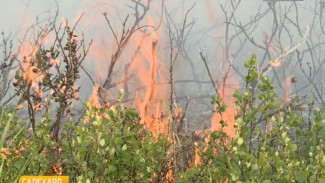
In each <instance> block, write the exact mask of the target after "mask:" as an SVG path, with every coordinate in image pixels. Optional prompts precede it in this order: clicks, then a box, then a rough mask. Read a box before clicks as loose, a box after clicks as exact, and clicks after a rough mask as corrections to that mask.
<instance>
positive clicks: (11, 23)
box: [0, 0, 325, 128]
mask: <svg viewBox="0 0 325 183" xmlns="http://www.w3.org/2000/svg"><path fill="white" fill-rule="evenodd" d="M233 2H238V0H237V1H233ZM57 3H58V4H56V2H55V1H51V0H49V1H42V0H12V1H9V0H0V22H1V24H0V31H3V32H4V33H5V35H10V37H11V39H13V41H14V45H15V47H16V48H17V47H18V44H19V41H21V40H22V38H23V36H24V33H25V32H26V30H27V29H28V28H30V27H31V26H32V25H33V24H35V22H36V21H38V22H39V23H40V25H42V24H45V23H46V22H48V21H49V20H52V19H53V18H54V15H55V13H56V11H57V7H58V8H59V9H58V11H59V16H58V19H57V24H60V23H61V22H64V20H68V21H69V22H71V24H73V23H74V22H75V21H76V20H77V18H78V17H80V16H81V14H82V13H84V16H83V18H82V20H81V22H80V24H79V25H78V28H77V34H79V35H80V34H81V33H82V32H83V33H84V34H85V39H86V41H90V40H91V39H93V41H94V44H93V45H92V48H91V52H90V54H89V56H88V57H87V58H86V61H85V62H84V64H85V65H86V67H87V69H88V71H89V73H91V74H92V76H94V79H95V81H96V82H98V83H103V80H104V79H105V76H106V74H107V68H108V65H109V64H108V62H109V60H110V58H111V55H112V50H114V44H113V41H114V39H113V35H112V33H111V31H110V30H109V27H108V25H107V23H106V21H105V19H104V17H103V15H102V13H104V12H107V13H108V18H109V19H110V21H111V23H112V27H113V28H114V29H115V31H116V32H117V33H119V34H120V33H121V30H122V23H123V20H124V19H125V17H126V16H127V15H128V14H130V15H132V14H131V13H132V10H131V8H130V7H132V5H134V3H132V2H131V1H128V0H120V1H104V0H94V1H92V0H83V1H80V0H69V1H67V0H58V1H57ZM194 4H195V5H194ZM271 4H272V3H269V2H266V1H262V0H243V1H241V3H240V4H239V6H238V8H237V9H236V10H235V11H233V10H232V4H231V2H230V1H229V0H222V1H215V0H199V1H198V0H196V1H195V0H187V1H181V0H176V1H175V0H166V1H164V3H163V1H161V0H155V1H153V3H152V7H151V10H150V12H149V14H148V15H149V16H151V17H152V19H153V20H154V22H155V26H158V25H157V24H158V22H159V21H160V17H161V16H163V18H162V24H161V27H160V29H159V30H158V31H157V32H159V33H158V34H159V39H158V40H159V42H158V46H157V47H158V48H157V50H160V51H157V52H158V53H157V54H158V55H157V56H158V61H159V62H160V63H164V64H162V65H160V67H161V69H160V71H161V73H163V75H166V74H167V75H168V68H167V67H168V63H169V60H168V56H169V46H170V45H169V43H168V37H167V35H168V32H167V29H166V26H167V22H168V19H166V18H165V17H166V13H169V14H170V17H172V20H173V21H174V23H175V26H176V27H177V28H176V29H180V28H181V25H182V23H183V19H184V17H185V13H186V11H187V10H188V9H189V8H191V7H192V6H193V5H194V8H193V9H192V11H190V13H189V16H188V23H190V22H191V21H193V23H194V24H193V27H192V29H191V31H190V32H189V34H188V36H187V39H186V42H185V44H184V45H183V50H184V53H183V54H185V55H181V56H180V57H179V59H178V61H177V64H176V65H175V76H174V77H175V78H174V80H175V87H176V93H177V97H178V98H179V102H180V103H181V104H183V105H184V103H185V97H186V96H189V98H190V99H191V104H190V108H189V111H192V112H189V116H188V119H189V121H190V119H194V122H193V124H195V125H193V126H196V127H193V128H197V126H200V125H201V124H198V123H201V121H207V122H209V118H210V117H211V115H212V112H211V111H212V109H213V106H211V105H209V101H210V98H209V96H211V95H216V93H215V92H214V89H213V87H212V85H211V83H210V82H209V77H208V74H207V71H206V69H205V67H204V64H203V62H202V60H201V59H200V57H199V50H200V51H202V52H204V54H205V55H206V56H207V61H208V64H209V67H210V70H211V71H212V73H213V77H214V79H215V80H220V79H221V78H222V77H223V75H224V74H225V73H224V71H225V67H226V65H227V62H228V61H229V60H230V61H231V62H232V63H233V66H234V73H235V74H233V76H232V77H233V79H234V80H239V81H240V82H239V83H240V88H241V89H244V87H245V85H244V78H243V76H245V74H246V72H247V71H246V69H245V68H244V61H245V60H246V59H248V58H249V57H250V55H251V53H253V52H256V53H257V56H258V58H259V60H260V68H261V70H262V69H263V68H265V67H266V66H267V64H268V63H269V61H270V60H274V59H275V58H277V56H278V55H279V54H281V53H283V52H284V51H285V50H286V49H288V48H290V47H293V46H294V45H296V44H298V43H299V42H300V41H301V40H302V37H303V34H304V32H305V30H306V27H307V26H310V28H311V31H310V33H309V35H308V40H307V42H306V43H307V44H304V45H303V46H302V47H300V48H299V51H300V52H301V53H302V59H303V62H304V65H303V68H305V69H307V70H308V67H307V64H306V63H307V62H310V65H311V68H312V71H311V72H312V73H315V75H313V82H315V83H317V86H320V88H321V85H322V76H323V70H324V64H323V63H324V59H325V57H324V56H325V55H324V53H323V51H322V50H323V47H324V40H325V39H324V38H325V34H324V32H322V24H324V20H325V18H324V17H323V14H322V11H323V9H322V8H323V5H324V3H323V2H322V1H318V0H315V1H314V0H305V1H299V2H295V3H293V2H290V1H286V2H276V3H274V4H273V5H271ZM57 5H58V6H57ZM163 5H164V6H165V7H164V8H162V6H163ZM320 5H322V6H320ZM270 6H274V7H275V10H276V12H274V11H273V10H271V8H270ZM162 10H163V11H164V12H163V14H162ZM232 15H233V17H234V18H233V19H231V20H229V27H228V28H229V30H228V36H229V40H228V41H229V42H228V44H229V55H228V58H227V51H226V50H227V48H226V40H225V37H226V29H227V21H228V20H227V18H229V17H231V16H232ZM275 17H276V20H277V24H278V25H275V21H274V20H275ZM286 17H288V18H289V19H290V20H289V19H286ZM133 20H134V19H132V18H130V21H129V22H132V21H133ZM255 20H256V21H255ZM296 20H298V21H297V22H299V25H298V24H297V22H295V21H296ZM252 21H254V22H253V23H251V24H250V23H249V22H252ZM290 21H291V22H290ZM140 24H141V25H146V24H147V18H145V19H144V20H143V21H142V22H141V23H140ZM235 24H237V25H235ZM282 24H283V25H284V26H279V25H282ZM238 25H243V27H244V28H245V31H247V33H249V35H248V37H247V35H246V33H244V32H243V30H242V29H241V28H239V27H238ZM274 27H277V28H274ZM297 27H299V29H297ZM148 29H149V28H148ZM188 30H189V29H187V31H188ZM35 31H36V32H37V26H36V27H35ZM178 31H179V30H178ZM274 32H275V33H274ZM273 33H274V34H273ZM272 34H273V37H272ZM175 38H177V35H175ZM250 38H251V39H252V40H254V42H255V43H256V44H253V43H252V42H251V40H250ZM270 38H272V42H270V43H269V45H271V46H270V51H268V52H266V51H265V50H264V49H262V48H260V47H259V46H260V45H262V46H265V45H266V44H265V42H266V41H267V40H268V39H270ZM131 47H132V45H131ZM133 52H134V50H131V49H127V51H126V52H125V53H124V54H123V55H122V56H121V59H120V60H121V62H120V65H118V66H117V67H116V69H115V70H116V71H115V75H114V79H113V80H115V81H119V80H120V79H121V77H122V76H121V75H123V72H121V71H123V67H124V65H125V64H126V63H128V62H130V57H131V55H132V53H133ZM189 58H190V59H189ZM282 62H283V63H282V64H281V66H280V67H278V68H274V70H272V71H271V72H270V74H269V75H270V76H271V78H272V80H273V82H274V84H275V85H276V87H278V88H279V91H281V92H282V93H283V95H285V92H287V91H285V90H290V92H289V93H291V94H292V93H294V86H293V85H292V84H290V83H289V84H288V83H287V84H286V83H285V81H286V79H287V78H288V77H290V78H292V77H296V78H298V81H299V82H298V83H297V87H298V90H299V91H300V92H301V93H302V94H304V93H306V94H308V93H310V91H311V88H310V83H309V81H308V80H306V78H305V77H304V76H303V75H302V73H301V71H300V68H299V64H298V61H297V56H296V54H295V52H294V53H293V54H290V55H288V56H286V57H285V58H283V59H282ZM316 70H317V72H316ZM306 72H309V71H306ZM178 81H179V82H178ZM193 81H195V82H193ZM161 82H162V83H165V84H161V85H160V86H161V88H159V89H158V91H162V92H166V91H165V90H166V87H167V86H166V85H167V84H166V83H168V80H167V79H166V78H163V77H162V78H161ZM79 85H80V86H81V87H82V88H81V99H82V101H83V102H85V101H87V100H88V98H89V96H90V94H91V88H92V83H91V82H90V80H89V79H88V78H87V77H86V75H85V74H83V76H82V79H80V80H79ZM137 85H138V86H139V87H141V83H137V82H136V81H134V83H133V86H134V87H135V88H136V86H137ZM285 85H289V86H285ZM227 87H230V88H231V87H234V86H232V84H231V83H229V84H228V85H227ZM119 88H120V87H119V86H117V87H115V88H113V89H112V90H111V91H110V95H111V98H112V99H114V98H116V95H117V91H118V90H119ZM321 91H322V90H321ZM167 93H168V91H167ZM133 95H136V94H133ZM316 98H318V99H319V96H316ZM167 100H168V99H167ZM319 100H321V99H319ZM319 103H321V102H319ZM80 105H81V104H76V108H77V107H78V106H80ZM202 125H203V126H204V124H202ZM189 128H191V127H189ZM202 128H203V127H202Z"/></svg>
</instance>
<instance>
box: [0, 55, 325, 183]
mask: <svg viewBox="0 0 325 183" xmlns="http://www.w3.org/2000/svg"><path fill="white" fill-rule="evenodd" d="M256 64H257V61H256V56H255V55H253V56H252V57H251V59H249V60H248V61H246V63H245V66H246V67H247V68H248V74H247V76H246V86H247V87H246V90H245V91H244V93H241V92H239V91H236V92H235V94H234V98H235V104H236V108H237V110H238V111H240V112H239V113H238V114H237V116H236V117H235V128H236V130H237V133H236V136H235V137H234V139H229V138H228V137H227V135H226V134H225V133H223V132H222V131H220V132H213V133H210V134H208V136H209V141H207V142H205V143H204V141H202V142H200V143H199V144H200V145H199V155H200V157H201V164H200V165H197V166H192V167H177V170H178V171H175V170H176V168H175V167H173V166H174V164H173V163H172V161H173V156H174V155H173V154H172V153H171V152H172V151H171V150H172V149H173V148H172V144H171V143H170V142H169V141H168V140H167V138H166V137H163V136H159V137H154V136H153V135H152V134H151V133H150V132H148V131H147V130H146V128H145V126H143V125H142V124H140V119H139V117H138V114H137V111H135V110H133V109H126V108H125V107H124V105H123V103H121V97H122V93H120V97H119V99H118V100H117V105H115V106H112V107H110V108H107V107H101V108H96V107H92V106H90V105H89V104H86V110H85V112H84V114H83V115H82V117H81V118H80V120H79V121H73V120H69V121H67V122H66V123H65V124H64V127H63V129H62V131H61V132H62V133H61V134H60V137H59V138H58V139H59V140H54V139H53V138H51V135H50V134H51V129H50V128H51V124H53V119H52V117H51V116H50V111H48V114H46V115H45V117H44V118H43V119H42V120H41V122H40V123H39V124H37V125H38V126H37V128H35V131H34V132H33V131H32V130H29V129H26V126H27V124H26V123H25V122H22V121H21V120H20V118H19V117H18V115H17V114H16V112H15V111H10V110H8V109H4V110H3V113H2V114H1V116H0V132H1V135H0V136H1V140H0V149H1V153H0V157H1V159H0V160H1V164H0V182H16V181H17V180H18V178H19V177H20V176H21V175H68V176H69V177H70V180H71V182H167V181H171V180H173V179H174V180H175V182H226V181H227V180H228V181H229V182H324V181H325V154H324V150H325V148H324V136H325V135H324V134H325V133H324V127H323V126H324V125H323V121H324V117H325V113H324V111H323V110H319V109H318V108H317V107H315V106H313V105H310V113H308V114H309V115H308V116H307V118H306V117H305V116H304V113H306V112H305V111H302V109H300V108H299V102H298V103H297V105H296V103H294V102H293V101H292V102H291V104H290V105H288V106H282V104H281V100H280V99H279V97H278V96H277V94H276V92H275V89H274V87H273V85H272V84H271V81H270V79H269V78H268V77H266V76H263V75H261V74H260V73H259V72H258V70H257V66H256ZM212 102H213V103H216V104H217V109H216V112H218V113H220V114H222V113H223V112H224V111H225V109H226V107H227V106H226V105H224V103H223V100H222V99H221V98H219V97H216V98H213V100H212ZM309 120H310V122H309ZM221 123H222V126H223V127H225V126H226V125H227V122H226V121H225V122H221ZM185 142H186V143H192V141H191V140H187V141H184V143H185ZM187 145H189V144H180V146H183V147H185V146H187ZM174 149H175V148H174ZM173 153H183V152H181V151H180V152H178V151H177V152H176V151H175V152H173ZM192 154H193V153H192ZM190 159H191V158H188V160H190ZM190 161H193V160H190ZM192 163H193V162H192ZM185 164H186V165H188V164H190V163H184V165H185ZM182 165H183V164H182ZM171 173H172V174H171ZM170 176H173V177H172V179H170Z"/></svg>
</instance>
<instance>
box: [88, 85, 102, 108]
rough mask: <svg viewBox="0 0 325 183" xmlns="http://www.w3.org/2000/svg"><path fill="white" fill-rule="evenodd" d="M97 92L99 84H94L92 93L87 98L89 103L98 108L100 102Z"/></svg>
mask: <svg viewBox="0 0 325 183" xmlns="http://www.w3.org/2000/svg"><path fill="white" fill-rule="evenodd" d="M98 93H99V85H98V84H95V85H94V87H93V93H92V95H91V97H90V99H89V105H90V106H92V107H96V108H100V107H101V105H100V102H99V99H98Z"/></svg>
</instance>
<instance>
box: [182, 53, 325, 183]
mask: <svg viewBox="0 0 325 183" xmlns="http://www.w3.org/2000/svg"><path fill="white" fill-rule="evenodd" d="M245 66H246V67H247V68H248V74H247V76H246V82H247V84H246V86H247V88H246V91H245V92H244V93H243V94H241V93H240V92H239V91H236V92H235V94H234V97H235V99H236V106H237V109H238V110H240V111H241V113H240V115H237V116H236V119H235V128H236V129H237V134H236V137H235V138H234V139H232V140H231V139H228V137H227V135H226V134H225V133H223V132H214V133H212V134H210V135H209V137H210V141H209V142H208V143H207V144H201V151H200V156H201V158H202V164H201V165H199V166H194V167H193V168H190V169H188V170H187V171H186V172H184V173H183V175H182V179H181V181H180V182H225V181H226V180H229V182H324V181H325V154H324V150H325V148H324V128H323V124H322V120H323V119H324V115H325V114H324V113H323V112H322V111H320V110H319V109H317V108H316V107H313V108H311V109H312V111H313V112H312V114H311V118H312V126H311V127H310V128H309V126H308V125H307V124H306V123H305V120H304V118H303V116H301V115H300V111H298V110H296V109H295V106H293V105H289V106H286V107H282V106H281V103H280V99H279V98H278V96H277V94H276V93H275V91H274V87H273V86H272V84H271V82H270V80H269V78H267V77H265V76H263V75H260V74H259V73H258V71H257V66H256V56H255V55H253V56H252V57H251V59H250V60H248V61H246V62H245ZM256 83H257V84H258V85H257V91H254V84H256ZM255 94H256V95H257V97H258V98H256V97H255V96H256V95H255ZM214 101H219V103H220V99H215V100H214ZM218 107H219V108H218V109H217V111H218V110H219V111H223V109H222V108H224V106H222V105H218Z"/></svg>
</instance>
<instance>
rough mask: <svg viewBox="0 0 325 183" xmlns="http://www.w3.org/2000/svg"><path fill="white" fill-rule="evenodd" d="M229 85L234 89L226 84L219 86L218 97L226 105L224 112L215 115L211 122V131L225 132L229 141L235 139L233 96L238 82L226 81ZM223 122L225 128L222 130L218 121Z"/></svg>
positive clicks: (233, 80) (234, 80)
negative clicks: (225, 124)
mask: <svg viewBox="0 0 325 183" xmlns="http://www.w3.org/2000/svg"><path fill="white" fill-rule="evenodd" d="M227 81H228V82H229V83H232V85H233V86H234V87H231V86H229V84H228V83H223V84H219V87H220V89H219V97H221V98H222V99H223V102H224V103H225V104H226V106H227V107H226V110H225V112H223V113H222V114H221V115H220V114H218V113H215V114H214V115H213V117H212V120H211V131H221V130H222V131H223V132H225V133H226V134H227V135H228V137H229V138H230V139H232V138H233V137H235V135H236V130H235V127H234V125H235V115H236V110H235V99H234V98H233V94H234V92H235V90H236V89H238V88H239V84H238V81H237V80H236V79H231V78H229V79H228V80H227ZM221 120H223V121H224V122H225V123H227V126H226V127H224V128H222V126H221V124H220V121H221Z"/></svg>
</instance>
